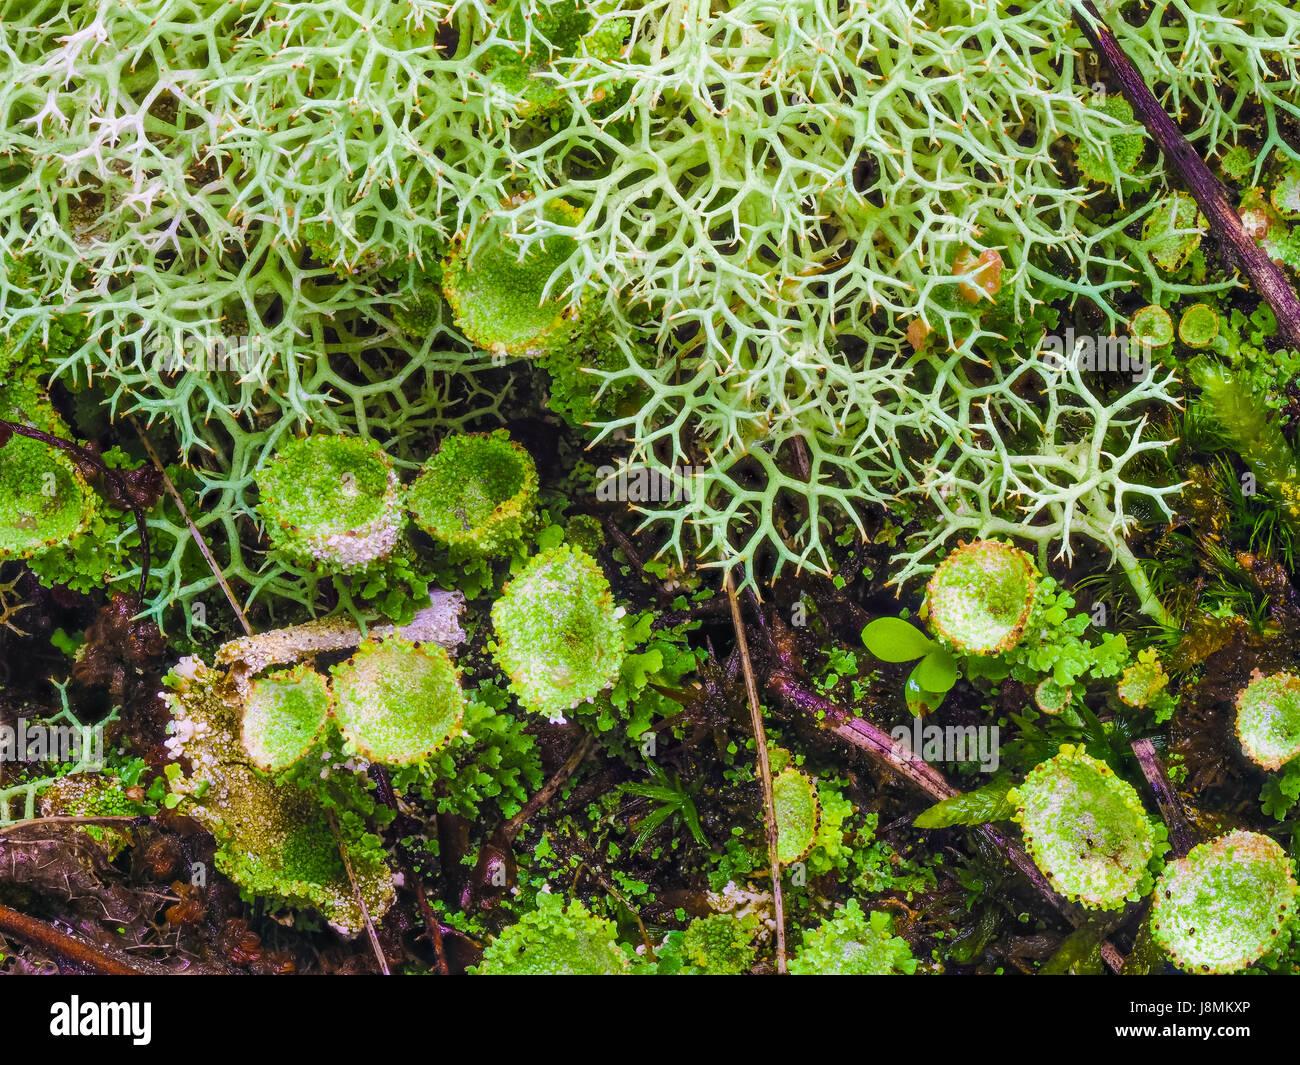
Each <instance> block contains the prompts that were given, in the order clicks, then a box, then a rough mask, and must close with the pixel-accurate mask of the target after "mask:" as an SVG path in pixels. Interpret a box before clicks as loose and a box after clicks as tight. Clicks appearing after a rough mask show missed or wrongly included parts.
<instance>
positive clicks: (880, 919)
mask: <svg viewBox="0 0 1300 1065" xmlns="http://www.w3.org/2000/svg"><path fill="white" fill-rule="evenodd" d="M893 932H894V922H893V918H891V917H890V916H889V914H887V913H878V912H873V913H864V912H863V911H862V907H861V906H859V905H858V903H857V900H856V899H849V901H848V902H847V903H845V905H844V906H843V908H842V909H840V910H839V911H838V912H837V913H836V915H835V916H834V917H832V918H828V919H827V920H825V921H823V922H822V923H821V925H820V926H819V927H817V928H814V929H811V930H810V931H807V932H805V933H804V936H803V942H802V943H801V944H800V946H799V950H798V952H797V953H796V954H795V956H794V958H792V959H791V961H790V972H791V974H792V975H794V976H891V975H898V974H900V973H901V974H906V975H909V976H910V975H911V974H912V973H914V972H916V959H915V958H913V957H912V948H911V947H910V946H908V943H907V940H905V939H903V938H902V937H900V936H896V935H894V934H893Z"/></svg>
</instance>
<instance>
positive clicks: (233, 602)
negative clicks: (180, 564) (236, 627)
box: [127, 415, 254, 636]
mask: <svg viewBox="0 0 1300 1065" xmlns="http://www.w3.org/2000/svg"><path fill="white" fill-rule="evenodd" d="M127 421H129V422H130V423H131V428H133V429H134V430H135V433H136V436H138V437H139V438H140V443H141V444H142V445H144V450H145V453H146V454H147V455H148V456H149V461H150V462H152V463H153V464H154V468H155V469H157V471H158V472H159V473H160V474H161V475H162V481H163V488H164V489H166V491H167V494H168V495H169V496H171V497H172V502H173V503H175V504H176V507H177V509H178V510H179V511H180V514H181V519H182V520H183V521H184V522H185V525H186V527H187V528H188V529H189V530H190V536H191V537H192V538H193V540H194V542H195V543H196V544H197V545H198V548H199V552H200V554H202V555H203V559H204V561H205V562H207V564H208V568H209V569H210V570H212V575H213V576H214V577H215V578H216V579H217V584H218V585H219V586H220V588H221V590H222V592H224V593H225V596H226V601H227V602H228V603H229V604H230V608H231V609H232V610H233V611H234V612H235V617H237V618H238V619H239V624H240V625H242V626H243V629H244V634H245V635H246V636H252V635H253V631H254V630H253V626H252V625H250V624H249V623H248V618H247V617H246V616H245V614H244V611H243V608H242V607H240V605H239V601H238V600H237V599H236V598H235V593H234V591H233V590H232V589H231V587H230V583H229V582H228V581H227V580H226V576H225V574H224V573H222V572H221V566H220V565H219V564H218V563H217V559H216V556H215V555H213V554H212V549H211V548H210V547H208V542H207V541H206V540H205V539H203V534H202V533H201V532H199V527H198V526H197V525H195V524H194V519H193V518H191V517H190V511H189V508H188V507H187V506H186V505H185V500H184V499H182V498H181V494H180V492H179V491H177V489H176V485H175V484H174V483H173V482H172V479H171V477H170V476H168V474H167V467H166V466H164V465H163V461H162V459H161V458H160V457H159V455H158V452H157V451H155V450H154V446H153V443H152V442H151V441H150V440H149V437H148V436H147V435H145V431H144V427H143V426H141V425H140V423H139V422H137V421H136V420H135V419H134V418H132V417H130V416H129V415H128V416H127Z"/></svg>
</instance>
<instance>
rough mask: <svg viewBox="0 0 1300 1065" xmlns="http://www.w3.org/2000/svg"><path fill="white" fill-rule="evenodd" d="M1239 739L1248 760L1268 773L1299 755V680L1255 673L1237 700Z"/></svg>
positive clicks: (1285, 674) (1285, 675)
mask: <svg viewBox="0 0 1300 1065" xmlns="http://www.w3.org/2000/svg"><path fill="white" fill-rule="evenodd" d="M1237 739H1238V740H1240V741H1241V749H1242V750H1243V751H1245V752H1246V757H1247V758H1249V759H1250V760H1251V761H1252V762H1255V763H1256V764H1257V765H1260V766H1263V767H1264V768H1265V769H1268V770H1275V769H1281V768H1282V767H1283V766H1284V765H1286V763H1287V762H1289V761H1291V759H1293V758H1295V757H1296V755H1300V676H1296V674H1294V673H1273V674H1270V675H1269V676H1262V675H1260V674H1259V673H1258V672H1256V674H1255V675H1254V677H1253V678H1252V679H1251V682H1250V683H1249V684H1248V685H1246V687H1245V688H1243V689H1242V690H1241V693H1240V694H1239V695H1238V696H1237Z"/></svg>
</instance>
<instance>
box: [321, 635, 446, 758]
mask: <svg viewBox="0 0 1300 1065" xmlns="http://www.w3.org/2000/svg"><path fill="white" fill-rule="evenodd" d="M333 687H334V700H335V701H334V713H335V715H336V717H337V718H338V723H339V730H340V731H341V732H342V733H343V738H344V739H345V740H346V741H347V742H348V744H349V746H350V747H351V748H352V749H353V750H355V751H357V752H358V753H359V754H361V755H362V756H363V757H365V758H368V759H369V760H371V761H373V762H382V763H384V764H385V765H410V764H411V763H414V762H419V761H422V760H424V759H425V758H428V757H429V756H430V755H432V754H434V753H436V752H437V751H438V750H440V749H441V748H442V747H444V746H445V745H446V744H447V742H448V741H449V740H450V739H451V738H452V737H453V736H455V735H456V734H457V733H458V732H459V731H460V727H461V721H462V719H463V718H464V716H465V693H464V692H463V691H461V687H460V678H459V677H458V676H457V674H456V668H455V666H453V665H452V663H451V659H450V658H449V657H448V655H447V651H446V649H445V648H443V647H440V646H439V645H438V644H431V643H425V644H419V645H416V644H413V643H411V642H410V641H409V640H405V639H403V638H402V637H400V636H389V637H387V638H386V639H383V640H367V641H366V642H365V643H363V644H362V645H361V646H360V647H359V648H358V649H357V652H356V653H355V654H354V655H353V656H352V657H351V658H350V659H348V661H347V662H345V663H343V664H342V665H339V666H335V667H334V670H333Z"/></svg>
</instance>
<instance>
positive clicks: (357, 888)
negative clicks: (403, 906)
mask: <svg viewBox="0 0 1300 1065" xmlns="http://www.w3.org/2000/svg"><path fill="white" fill-rule="evenodd" d="M326 813H328V814H329V823H330V831H331V832H332V833H333V834H334V842H335V844H336V845H337V846H338V849H339V855H340V856H341V857H342V859H343V869H344V871H345V872H346V873H347V874H348V883H349V884H351V885H352V897H353V898H354V899H356V900H357V906H358V907H360V909H361V920H362V922H363V923H364V924H365V926H366V935H367V936H368V937H369V939H370V948H371V950H373V951H374V952H375V960H376V961H377V962H379V971H380V972H381V973H383V974H384V975H385V976H391V975H392V973H391V972H390V971H389V969H388V959H387V958H386V957H385V956H384V948H383V947H382V946H380V943H379V932H378V931H377V930H376V929H375V922H374V919H373V918H372V917H371V916H370V907H369V906H367V905H366V899H365V896H364V895H362V894H361V885H360V884H359V883H357V875H356V873H354V872H353V871H352V859H351V858H349V857H348V847H347V844H346V843H344V842H343V833H342V832H341V831H340V830H339V822H338V818H337V817H335V816H334V811H333V810H327V811H326Z"/></svg>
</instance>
